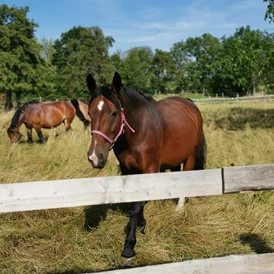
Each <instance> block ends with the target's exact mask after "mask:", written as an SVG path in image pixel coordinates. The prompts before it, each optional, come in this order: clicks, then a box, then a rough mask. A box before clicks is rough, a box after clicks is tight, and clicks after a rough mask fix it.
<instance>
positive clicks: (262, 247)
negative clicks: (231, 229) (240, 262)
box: [239, 233, 274, 254]
mask: <svg viewBox="0 0 274 274" xmlns="http://www.w3.org/2000/svg"><path fill="white" fill-rule="evenodd" d="M239 238H240V241H241V243H243V244H244V245H249V246H250V247H251V249H252V251H254V252H256V253H257V254H263V253H273V252H274V249H273V248H272V247H270V246H269V245H268V244H267V243H266V241H265V240H264V239H262V238H261V237H260V236H259V235H257V234H254V233H246V234H242V235H241V236H240V237H239Z"/></svg>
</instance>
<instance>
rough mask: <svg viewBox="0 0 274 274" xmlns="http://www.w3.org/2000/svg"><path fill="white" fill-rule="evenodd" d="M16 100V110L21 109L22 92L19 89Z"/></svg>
mask: <svg viewBox="0 0 274 274" xmlns="http://www.w3.org/2000/svg"><path fill="white" fill-rule="evenodd" d="M15 98H16V109H18V108H20V107H21V101H20V99H21V90H20V89H19V90H18V91H16V92H15Z"/></svg>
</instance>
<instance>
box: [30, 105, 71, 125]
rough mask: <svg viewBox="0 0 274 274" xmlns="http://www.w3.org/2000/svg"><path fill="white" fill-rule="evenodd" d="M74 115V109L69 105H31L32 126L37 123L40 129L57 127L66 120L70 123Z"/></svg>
mask: <svg viewBox="0 0 274 274" xmlns="http://www.w3.org/2000/svg"><path fill="white" fill-rule="evenodd" d="M75 113H76V111H75V108H74V107H73V105H72V104H71V103H68V102H65V101H56V102H49V103H38V104H36V105H33V106H32V110H31V113H30V116H32V120H33V121H34V122H33V123H34V124H35V123H37V124H38V123H39V124H40V125H41V127H44V128H52V127H57V126H59V125H60V124H61V123H62V122H63V121H65V120H66V119H68V120H70V121H72V120H73V119H74V116H75Z"/></svg>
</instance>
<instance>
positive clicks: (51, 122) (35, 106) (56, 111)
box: [7, 101, 76, 143]
mask: <svg viewBox="0 0 274 274" xmlns="http://www.w3.org/2000/svg"><path fill="white" fill-rule="evenodd" d="M75 113H76V111H75V108H74V107H73V105H72V104H71V103H68V102H62V101H58V102H51V103H40V102H36V101H31V102H28V103H25V104H24V105H23V106H22V107H20V108H19V109H18V110H17V111H16V112H15V114H14V116H13V118H12V120H11V124H10V127H9V128H8V130H7V133H8V136H9V138H10V141H11V143H16V142H19V141H20V139H21V137H22V135H21V133H20V132H19V128H20V127H21V125H22V124H25V126H26V128H27V133H28V142H29V143H31V142H33V140H32V129H33V128H34V129H35V130H36V132H37V134H38V137H39V140H40V141H41V142H44V140H45V139H44V136H43V134H42V131H41V128H54V127H57V126H59V125H60V124H61V123H64V125H65V128H66V131H68V130H70V129H71V126H70V124H71V123H72V121H73V119H74V117H75Z"/></svg>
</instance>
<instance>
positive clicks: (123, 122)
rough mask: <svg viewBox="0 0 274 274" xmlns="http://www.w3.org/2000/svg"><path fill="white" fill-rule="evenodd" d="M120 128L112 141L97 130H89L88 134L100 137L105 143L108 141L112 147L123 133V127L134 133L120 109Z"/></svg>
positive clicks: (122, 110)
mask: <svg viewBox="0 0 274 274" xmlns="http://www.w3.org/2000/svg"><path fill="white" fill-rule="evenodd" d="M120 113H121V126H120V130H119V132H118V133H117V135H116V136H115V138H114V139H110V138H109V137H108V136H107V135H105V134H104V133H103V132H101V131H99V130H91V131H90V134H91V135H93V134H98V135H100V136H102V137H103V138H104V139H105V140H106V141H108V142H109V143H110V144H111V146H112V147H113V145H114V144H115V142H116V141H117V139H118V138H119V137H120V135H121V134H122V133H123V132H124V126H125V125H127V127H128V128H129V129H130V130H131V131H132V132H133V133H134V132H135V130H134V129H133V128H132V127H131V126H130V125H129V123H128V122H127V120H126V117H125V114H124V109H123V108H121V112H120Z"/></svg>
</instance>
